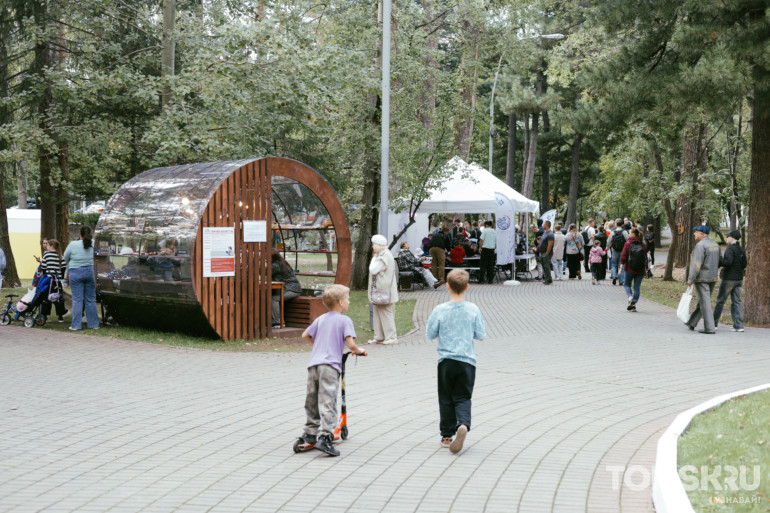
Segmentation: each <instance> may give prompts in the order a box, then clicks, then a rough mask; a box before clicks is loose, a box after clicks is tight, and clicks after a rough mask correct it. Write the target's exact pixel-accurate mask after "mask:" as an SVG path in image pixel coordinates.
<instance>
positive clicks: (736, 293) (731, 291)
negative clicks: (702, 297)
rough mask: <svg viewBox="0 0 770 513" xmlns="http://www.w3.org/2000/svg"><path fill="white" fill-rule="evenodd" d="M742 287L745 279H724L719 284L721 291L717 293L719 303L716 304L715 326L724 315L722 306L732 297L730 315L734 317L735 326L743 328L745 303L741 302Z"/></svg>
mask: <svg viewBox="0 0 770 513" xmlns="http://www.w3.org/2000/svg"><path fill="white" fill-rule="evenodd" d="M741 287H743V281H728V280H722V283H720V284H719V293H718V294H717V304H716V305H714V327H716V326H717V325H718V324H719V318H720V317H721V316H722V308H724V306H725V303H727V298H728V297H729V298H730V317H732V318H733V328H735V329H743V303H742V302H741Z"/></svg>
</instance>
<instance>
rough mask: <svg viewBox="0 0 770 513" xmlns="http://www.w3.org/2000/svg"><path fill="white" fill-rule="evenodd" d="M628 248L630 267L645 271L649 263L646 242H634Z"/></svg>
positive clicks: (634, 269)
mask: <svg viewBox="0 0 770 513" xmlns="http://www.w3.org/2000/svg"><path fill="white" fill-rule="evenodd" d="M613 242H614V241H613ZM628 250H629V251H628V267H629V268H630V269H631V270H632V271H637V272H643V271H644V266H645V264H646V263H647V252H646V251H645V250H644V244H642V243H641V242H632V243H631V246H630V247H629V248H628Z"/></svg>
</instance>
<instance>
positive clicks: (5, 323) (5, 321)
mask: <svg viewBox="0 0 770 513" xmlns="http://www.w3.org/2000/svg"><path fill="white" fill-rule="evenodd" d="M0 324H2V325H3V326H8V325H9V324H11V316H10V315H8V314H3V316H2V317H0Z"/></svg>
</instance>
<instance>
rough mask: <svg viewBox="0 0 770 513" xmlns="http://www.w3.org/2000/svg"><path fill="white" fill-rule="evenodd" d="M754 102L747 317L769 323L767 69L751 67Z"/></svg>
mask: <svg viewBox="0 0 770 513" xmlns="http://www.w3.org/2000/svg"><path fill="white" fill-rule="evenodd" d="M754 79H755V81H754V83H755V84H757V85H756V86H755V88H754V104H753V115H752V135H751V180H750V183H749V226H748V240H747V241H746V242H747V244H746V257H747V258H748V261H749V265H748V267H747V269H746V278H745V280H746V302H745V303H744V305H745V307H744V314H745V317H746V320H747V321H749V322H752V323H756V324H764V325H767V324H770V266H768V265H767V263H768V255H770V237H767V235H766V234H767V233H768V229H770V226H769V225H770V222H769V221H768V216H767V215H766V210H767V206H768V205H770V86H768V84H770V69H767V68H765V67H763V66H761V65H759V64H755V67H754Z"/></svg>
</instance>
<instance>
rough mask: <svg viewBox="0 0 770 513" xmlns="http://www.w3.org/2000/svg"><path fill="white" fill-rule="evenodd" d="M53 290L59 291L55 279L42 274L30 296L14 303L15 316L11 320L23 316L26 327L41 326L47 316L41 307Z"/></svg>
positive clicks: (16, 319)
mask: <svg viewBox="0 0 770 513" xmlns="http://www.w3.org/2000/svg"><path fill="white" fill-rule="evenodd" d="M54 291H56V292H59V293H60V291H59V289H58V288H57V285H56V282H55V280H52V279H51V277H50V276H48V275H46V274H44V275H42V276H41V277H40V279H39V280H38V282H37V287H36V288H35V293H34V295H33V296H32V298H31V299H29V300H26V299H25V298H21V301H19V302H18V303H16V308H15V310H16V316H15V318H14V319H13V320H14V321H18V320H19V319H20V318H23V319H24V326H26V327H27V328H31V327H32V326H43V325H44V324H45V322H46V320H47V319H48V318H47V317H46V316H45V315H43V314H42V313H41V307H42V306H43V304H45V303H48V302H49V300H48V296H49V294H51V293H52V292H54ZM57 297H58V296H57ZM4 320H5V319H3V321H4Z"/></svg>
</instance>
